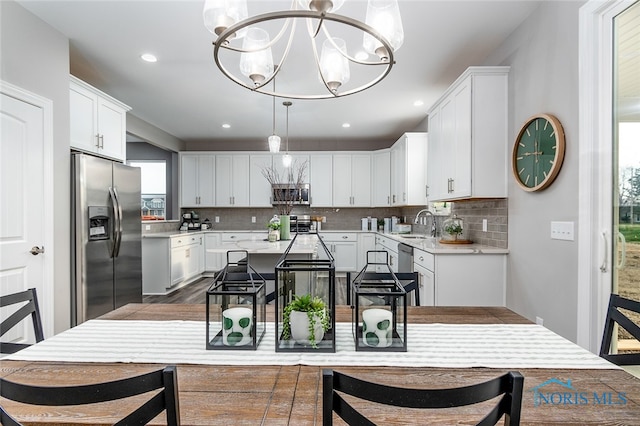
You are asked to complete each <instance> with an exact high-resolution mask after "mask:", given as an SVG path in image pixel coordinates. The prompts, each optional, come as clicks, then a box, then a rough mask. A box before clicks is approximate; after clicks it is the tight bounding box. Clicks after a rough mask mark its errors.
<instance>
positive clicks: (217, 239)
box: [204, 232, 225, 273]
mask: <svg viewBox="0 0 640 426" xmlns="http://www.w3.org/2000/svg"><path fill="white" fill-rule="evenodd" d="M221 243H222V235H221V234H220V233H217V232H207V233H205V234H204V272H205V273H213V272H217V271H219V270H220V269H222V268H224V265H225V262H224V260H223V257H224V256H223V255H222V253H214V252H210V251H209V250H211V249H216V248H218V247H220V245H221Z"/></svg>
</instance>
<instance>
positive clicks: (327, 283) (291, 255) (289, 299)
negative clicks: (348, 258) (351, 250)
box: [275, 234, 336, 352]
mask: <svg viewBox="0 0 640 426" xmlns="http://www.w3.org/2000/svg"><path fill="white" fill-rule="evenodd" d="M275 272H276V273H275V285H276V289H275V291H276V298H275V302H276V303H275V309H276V318H275V333H276V336H275V337H276V340H275V345H276V352H335V351H336V335H335V264H334V259H333V256H331V253H330V252H329V250H328V249H327V247H326V246H325V245H324V242H323V241H322V239H321V238H320V237H319V236H318V235H317V234H296V236H295V237H294V238H293V240H292V241H291V243H290V244H289V247H287V249H286V250H285V252H284V253H283V255H282V257H280V260H279V261H278V264H277V265H276V271H275Z"/></svg>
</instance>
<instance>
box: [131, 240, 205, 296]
mask: <svg viewBox="0 0 640 426" xmlns="http://www.w3.org/2000/svg"><path fill="white" fill-rule="evenodd" d="M203 256H204V244H203V235H202V234H189V235H180V236H175V237H170V238H143V239H142V293H143V294H167V293H168V292H170V291H173V290H175V289H177V288H179V287H181V286H183V285H185V284H188V283H189V282H191V281H193V280H195V279H196V278H198V277H200V275H201V273H202V271H203V267H204V265H203Z"/></svg>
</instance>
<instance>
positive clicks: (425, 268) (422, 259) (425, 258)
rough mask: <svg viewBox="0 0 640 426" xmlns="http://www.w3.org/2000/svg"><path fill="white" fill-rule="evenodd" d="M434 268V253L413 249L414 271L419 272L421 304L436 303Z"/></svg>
mask: <svg viewBox="0 0 640 426" xmlns="http://www.w3.org/2000/svg"><path fill="white" fill-rule="evenodd" d="M434 269H435V268H434V256H433V254H431V253H427V252H426V251H422V250H418V249H414V250H413V271H414V272H417V273H418V285H419V292H420V306H434V305H435V286H436V279H435V273H434Z"/></svg>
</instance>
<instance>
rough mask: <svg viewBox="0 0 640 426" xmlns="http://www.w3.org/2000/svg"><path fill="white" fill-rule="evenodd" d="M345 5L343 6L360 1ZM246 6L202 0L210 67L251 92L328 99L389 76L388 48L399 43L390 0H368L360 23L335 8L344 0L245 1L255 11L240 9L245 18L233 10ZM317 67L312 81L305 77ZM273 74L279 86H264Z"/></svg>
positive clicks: (401, 35)
mask: <svg viewBox="0 0 640 426" xmlns="http://www.w3.org/2000/svg"><path fill="white" fill-rule="evenodd" d="M236 3H237V4H241V5H242V6H237V5H236ZM352 3H353V5H351V4H350V7H351V8H357V7H361V6H360V5H361V4H362V5H363V6H362V7H363V9H364V5H366V3H365V2H352ZM246 4H247V3H246V2H243V1H242V0H206V3H205V10H204V17H205V25H206V26H207V28H208V29H209V31H211V32H212V33H213V34H214V35H216V36H217V38H215V39H214V40H213V45H214V49H213V56H214V61H215V63H216V65H217V67H218V68H219V69H220V71H221V72H222V73H223V74H224V75H225V76H226V77H227V78H229V79H230V80H232V81H233V82H235V83H237V84H239V85H240V86H243V87H245V88H246V89H249V90H252V91H254V92H257V93H262V94H266V95H270V96H277V97H279V98H289V99H331V98H336V97H340V96H347V95H351V94H354V93H358V92H361V91H363V90H366V89H369V88H370V87H372V86H374V85H376V84H377V83H379V82H380V81H382V80H383V79H384V78H385V77H386V76H387V75H388V74H389V72H390V71H391V69H392V67H393V65H394V64H395V59H394V52H395V51H396V50H397V49H398V48H399V47H400V46H401V45H402V42H403V41H404V33H403V29H402V21H401V16H400V10H399V8H398V3H397V0H368V5H367V13H366V15H367V19H366V21H360V20H358V19H355V18H353V17H350V16H346V15H342V14H339V13H336V12H337V11H338V10H340V9H341V7H342V6H343V4H344V0H291V6H290V8H289V9H287V10H276V11H268V12H264V10H266V9H269V7H273V5H274V4H275V5H277V4H279V3H278V2H249V5H250V6H251V7H252V8H255V9H257V10H258V11H259V12H258V13H256V14H251V10H247V12H248V16H247V17H246V18H244V19H241V18H240V17H241V16H242V13H240V12H239V11H243V12H244V10H245V9H246ZM213 6H216V8H214V7H213ZM232 6H233V7H232ZM342 9H344V10H347V8H346V7H344V8H342ZM214 10H215V13H214ZM364 12H365V10H363V11H362V16H364V15H365V13H364ZM351 13H353V12H351ZM336 36H339V37H336ZM339 40H342V42H340V41H339ZM343 42H344V43H343ZM363 48H364V50H366V51H368V52H369V55H368V56H366V57H365V58H362V57H361V56H359V55H358V54H356V52H359V51H362V50H363ZM349 52H353V54H354V55H355V56H351V55H350V54H349ZM238 65H239V69H238ZM318 73H320V79H319V80H320V81H318V79H316V78H313V77H314V75H317V74H318ZM276 75H278V76H279V77H278V81H279V82H280V84H279V87H278V89H280V90H279V91H276V89H275V87H274V88H271V86H270V85H268V83H269V82H270V81H272V80H273V79H274V78H275V77H276Z"/></svg>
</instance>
